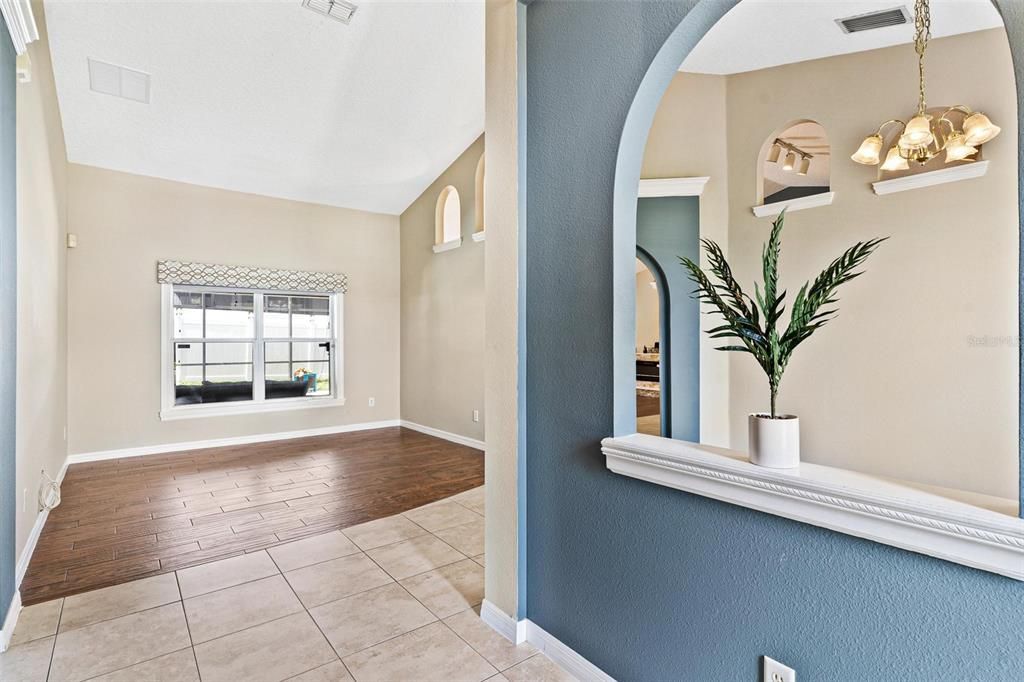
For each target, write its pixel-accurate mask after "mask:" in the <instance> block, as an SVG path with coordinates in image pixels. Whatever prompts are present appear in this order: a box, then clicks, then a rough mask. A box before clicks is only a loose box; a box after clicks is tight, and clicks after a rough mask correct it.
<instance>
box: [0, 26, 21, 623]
mask: <svg viewBox="0 0 1024 682" xmlns="http://www.w3.org/2000/svg"><path fill="white" fill-rule="evenodd" d="M14 60H15V55H14V47H13V46H12V45H11V39H10V36H8V34H7V26H6V25H5V24H4V23H3V22H2V21H0V350H2V351H3V352H0V387H2V388H0V622H2V621H3V618H4V617H5V616H6V615H7V608H8V606H10V604H11V598H12V597H13V596H14V590H15V584H14V570H15V564H16V563H17V557H16V556H15V547H14V543H15V529H14V515H15V513H16V512H17V493H16V491H15V483H14V409H15V405H14V393H15V391H14V386H15V360H16V357H17V355H16V343H17V335H16V333H15V331H16V325H17V318H18V300H17V285H18V279H17V264H18V253H17V233H18V226H17V220H16V218H17V211H16V207H17V195H16V184H15V177H16V169H15V136H14V121H15V98H14V94H15V93H14V87H15V86H14Z"/></svg>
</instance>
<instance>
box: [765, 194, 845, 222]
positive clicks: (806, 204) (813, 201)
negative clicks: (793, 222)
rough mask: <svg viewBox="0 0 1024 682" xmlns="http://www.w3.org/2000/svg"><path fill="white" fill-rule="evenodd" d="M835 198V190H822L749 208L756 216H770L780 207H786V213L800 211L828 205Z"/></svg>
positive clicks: (779, 211)
mask: <svg viewBox="0 0 1024 682" xmlns="http://www.w3.org/2000/svg"><path fill="white" fill-rule="evenodd" d="M835 198H836V193H835V192H822V193H821V194H812V195H811V196H809V197H797V198H796V199H787V200H785V201H776V202H774V203H771V204H761V205H760V206H751V207H750V210H752V211H753V212H754V215H755V216H757V217H758V218H770V217H773V216H777V215H779V214H780V213H782V209H786V212H787V213H792V212H793V211H802V210H804V209H805V208H817V207H818V206H830V205H832V200H833V199H835Z"/></svg>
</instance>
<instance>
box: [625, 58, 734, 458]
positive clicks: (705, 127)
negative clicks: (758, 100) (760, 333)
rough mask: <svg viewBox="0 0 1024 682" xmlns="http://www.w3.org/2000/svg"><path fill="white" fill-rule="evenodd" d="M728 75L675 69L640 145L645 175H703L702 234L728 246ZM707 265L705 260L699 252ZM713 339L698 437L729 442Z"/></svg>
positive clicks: (725, 382)
mask: <svg viewBox="0 0 1024 682" xmlns="http://www.w3.org/2000/svg"><path fill="white" fill-rule="evenodd" d="M725 120H726V78H725V77H724V76H705V75H695V74H685V75H684V74H679V75H677V76H676V77H675V78H674V79H673V80H672V82H671V83H670V84H669V87H668V90H666V92H665V95H664V97H662V100H661V104H660V105H659V107H658V111H657V113H656V114H655V117H654V123H653V125H652V126H651V132H650V134H649V135H648V138H647V147H646V148H645V150H644V160H643V166H642V169H641V177H643V178H682V177H703V176H707V177H710V178H711V179H710V180H708V183H707V185H705V187H704V194H703V195H702V196H701V198H700V234H701V237H706V238H708V239H714V240H715V241H717V242H718V243H719V244H721V245H722V248H724V249H727V248H728V246H729V182H730V178H729V173H728V159H727V155H726V131H725V127H724V126H723V125H709V123H708V122H709V121H710V122H712V123H718V124H720V123H722V122H724V121H725ZM701 259H702V263H703V264H704V265H705V266H706V265H707V260H706V259H705V258H704V256H703V255H702V256H701ZM716 345H718V344H716V343H715V341H714V340H713V339H710V338H708V337H707V336H706V335H701V340H700V404H701V413H700V434H701V441H703V442H704V443H708V444H711V445H718V446H721V447H729V445H730V442H729V437H730V434H729V386H730V382H729V366H730V363H729V358H728V357H726V356H725V354H724V353H721V352H716V351H715V350H714V348H715V346H716Z"/></svg>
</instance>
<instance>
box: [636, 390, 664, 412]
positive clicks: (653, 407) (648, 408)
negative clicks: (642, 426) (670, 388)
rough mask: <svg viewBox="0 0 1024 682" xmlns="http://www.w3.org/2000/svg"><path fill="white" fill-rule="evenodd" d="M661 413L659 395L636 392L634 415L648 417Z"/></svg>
mask: <svg viewBox="0 0 1024 682" xmlns="http://www.w3.org/2000/svg"><path fill="white" fill-rule="evenodd" d="M655 414H661V397H653V396H647V395H640V394H639V393H637V394H636V416H638V417H650V416H652V415H655Z"/></svg>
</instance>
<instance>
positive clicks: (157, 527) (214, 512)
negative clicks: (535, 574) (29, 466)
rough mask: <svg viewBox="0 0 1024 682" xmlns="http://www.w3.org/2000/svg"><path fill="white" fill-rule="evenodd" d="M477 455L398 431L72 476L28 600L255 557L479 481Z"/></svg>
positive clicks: (114, 466)
mask: <svg viewBox="0 0 1024 682" xmlns="http://www.w3.org/2000/svg"><path fill="white" fill-rule="evenodd" d="M483 481H484V461H483V456H482V454H481V452H480V451H479V450H474V449H473V448H469V447H465V446H462V445H456V444H454V443H451V442H448V441H445V440H441V439H438V438H434V437H432V436H427V435H424V434H421V433H418V432H416V431H411V430H409V429H403V428H397V427H396V428H388V429H377V430H373V431H358V432H353V433H345V434H337V435H331V436H317V437H314V438H302V439H295V440H285V441H277V442H272V443H258V444H254V445H244V446H238V447H227V448H215V449H207V450H192V451H188V452H180V453H174V454H167V455H153V456H149V457H133V458H126V459H120V460H110V461H106V462H94V463H90V464H76V465H73V466H71V467H70V468H69V469H68V472H67V475H66V476H65V478H64V483H63V485H62V486H61V493H62V496H63V502H62V503H61V505H60V506H59V507H57V508H56V509H54V510H53V511H52V512H50V517H49V519H48V520H47V522H46V526H45V527H44V528H43V532H42V535H41V536H40V538H39V543H38V545H37V546H36V550H35V553H34V554H33V556H32V563H31V564H30V565H29V568H28V572H27V574H26V576H25V579H24V581H23V582H22V584H21V597H22V601H23V603H25V604H33V603H36V602H40V601H46V600H49V599H55V598H57V597H63V596H67V595H70V594H75V593H78V592H85V591H87V590H93V589H97V588H100V587H106V586H108V585H114V584H117V583H121V582H127V581H129V580H136V579H138V578H142V577H145V576H149V575H155V574H158V573H167V572H170V571H174V570H176V569H179V568H185V567H187V566H194V565H196V564H202V563H206V562H210V561H216V560H218V559H224V558H227V557H230V556H234V555H237V554H242V553H243V552H252V551H258V550H261V549H266V548H267V547H272V546H274V545H278V544H281V543H284V542H288V541H291V540H296V539H299V538H302V537H306V536H309V535H316V534H319V533H325V532H327V531H330V530H334V529H338V528H346V527H348V526H353V525H355V524H357V523H363V522H365V521H371V520H373V519H377V518H382V517H384V516H390V515H392V514H397V513H400V512H403V511H407V510H409V509H412V508H413V507H418V506H420V505H423V504H427V503H429V502H433V501H435V500H438V499H441V498H444V497H448V496H450V495H455V494H456V493H460V492H462V491H464V490H469V489H470V488H474V487H476V486H479V485H482V484H483Z"/></svg>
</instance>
